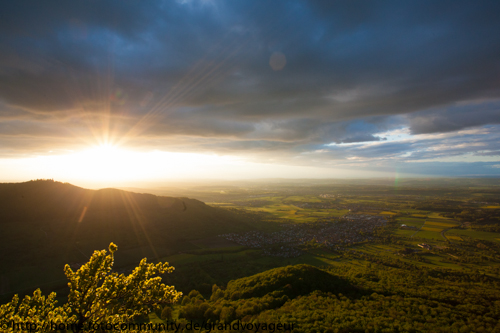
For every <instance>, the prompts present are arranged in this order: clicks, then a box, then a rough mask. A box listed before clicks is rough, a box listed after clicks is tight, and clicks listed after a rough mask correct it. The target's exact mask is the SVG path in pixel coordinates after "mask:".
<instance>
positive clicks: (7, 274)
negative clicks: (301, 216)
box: [0, 180, 251, 294]
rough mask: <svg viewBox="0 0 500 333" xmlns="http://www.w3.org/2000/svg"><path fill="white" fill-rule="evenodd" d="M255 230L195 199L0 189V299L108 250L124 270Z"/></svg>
mask: <svg viewBox="0 0 500 333" xmlns="http://www.w3.org/2000/svg"><path fill="white" fill-rule="evenodd" d="M249 229H251V227H250V226H249V224H248V223H247V222H246V221H245V220H244V219H243V218H242V217H241V216H239V215H237V214H235V213H232V212H229V211H227V210H224V209H221V208H214V207H210V206H207V205H205V204H204V203H203V202H201V201H198V200H194V199H189V198H173V197H161V196H155V195H151V194H139V193H132V192H127V191H122V190H116V189H102V190H88V189H84V188H80V187H77V186H73V185H71V184H67V183H60V182H54V181H50V180H49V181H31V182H25V183H7V184H0V252H1V253H2V259H1V270H0V274H1V277H2V280H1V281H3V282H2V283H1V285H0V294H5V293H6V292H8V291H9V290H11V289H13V287H12V286H13V285H18V283H17V282H18V280H19V279H21V280H24V279H26V280H35V281H33V283H32V284H33V285H34V284H36V283H35V282H36V281H38V282H40V281H42V282H43V281H45V280H47V281H52V280H54V276H52V273H47V272H46V271H47V270H48V271H52V270H54V271H55V272H57V273H55V276H57V277H59V275H61V274H62V269H61V268H62V267H63V265H64V264H65V263H75V264H77V263H80V262H85V261H86V260H87V259H88V256H89V255H90V254H91V253H92V251H93V250H94V249H96V248H104V247H105V246H106V244H109V243H110V242H115V243H116V244H118V245H119V246H120V249H121V250H122V253H123V254H124V255H123V256H122V258H121V259H119V260H118V262H117V266H121V265H128V264H133V263H135V262H137V261H138V260H140V259H141V258H143V257H145V256H146V257H148V258H149V259H156V258H159V257H162V256H165V255H168V254H172V253H177V252H179V251H186V250H190V249H196V248H197V247H196V245H193V244H192V243H190V240H196V239H200V238H207V237H213V236H216V235H218V234H221V233H226V232H237V231H245V230H249ZM47 265H49V266H51V267H47ZM41 267H44V269H43V271H42V272H41V273H40V272H35V271H36V270H38V269H40V268H41ZM52 267H54V268H52ZM45 275H47V276H48V277H47V278H46V279H45V278H44V276H45ZM16 276H19V278H16ZM1 281H0V282H1ZM25 284H28V285H31V284H30V283H28V282H27V283H21V285H25ZM14 289H15V288H14Z"/></svg>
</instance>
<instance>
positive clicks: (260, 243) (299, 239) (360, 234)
mask: <svg viewBox="0 0 500 333" xmlns="http://www.w3.org/2000/svg"><path fill="white" fill-rule="evenodd" d="M385 223H387V220H386V219H385V218H384V217H382V216H375V215H344V216H343V217H341V218H333V217H332V218H330V219H321V220H318V222H315V223H307V224H304V223H302V224H300V223H294V224H283V225H282V230H281V231H278V232H273V233H269V234H266V233H263V232H260V231H250V232H246V233H243V234H237V233H228V234H223V235H219V237H223V238H225V239H228V240H230V241H233V242H235V243H238V244H239V245H243V246H248V247H250V248H260V249H263V250H264V254H265V255H269V256H278V257H285V258H291V257H297V256H299V255H300V254H301V253H302V252H301V251H300V250H299V247H300V246H302V245H304V244H306V243H311V242H312V243H316V244H318V245H320V246H325V247H327V248H329V249H332V250H341V249H343V248H344V247H345V246H348V245H352V244H355V243H359V242H364V241H370V240H372V239H373V236H372V235H373V232H374V231H375V229H376V228H379V227H382V226H384V225H385Z"/></svg>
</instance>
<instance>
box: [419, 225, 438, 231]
mask: <svg viewBox="0 0 500 333" xmlns="http://www.w3.org/2000/svg"><path fill="white" fill-rule="evenodd" d="M426 225H427V224H426ZM422 231H433V232H441V231H443V229H442V228H431V227H425V226H424V227H422Z"/></svg>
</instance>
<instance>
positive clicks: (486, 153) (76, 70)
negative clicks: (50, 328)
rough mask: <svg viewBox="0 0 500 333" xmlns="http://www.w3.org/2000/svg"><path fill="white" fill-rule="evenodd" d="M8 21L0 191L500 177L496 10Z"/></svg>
mask: <svg viewBox="0 0 500 333" xmlns="http://www.w3.org/2000/svg"><path fill="white" fill-rule="evenodd" d="M0 9H1V10H0V181H5V180H28V179H31V178H55V179H61V180H73V179H83V178H85V179H92V178H95V177H97V178H100V179H107V178H109V177H115V178H116V180H120V179H129V180H132V179H136V178H137V179H139V178H141V179H144V178H148V179H156V178H158V179H161V178H169V177H188V178H189V177H193V178H225V177H226V178H228V177H229V178H266V177H294V178H310V177H313V178H314V177H319V178H321V177H375V176H390V175H394V174H396V173H397V174H401V175H412V176H426V177H427V176H500V130H499V129H500V33H499V31H500V15H498V13H500V2H498V1H366V2H365V1H335V2H333V1H256V0H251V1H210V0H200V1H198V0H180V1H153V0H151V1H122V0H120V1H118V0H117V1H97V0H88V1H21V0H16V1H4V2H2V4H1V5H0ZM68 170H71V171H68ZM100 170H101V171H100Z"/></svg>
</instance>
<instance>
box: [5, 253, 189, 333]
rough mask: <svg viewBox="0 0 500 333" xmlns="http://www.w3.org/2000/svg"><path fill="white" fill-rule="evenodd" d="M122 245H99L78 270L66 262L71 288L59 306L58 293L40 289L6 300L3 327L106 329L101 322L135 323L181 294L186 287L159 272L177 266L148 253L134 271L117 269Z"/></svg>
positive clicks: (18, 328)
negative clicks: (154, 260) (167, 280)
mask: <svg viewBox="0 0 500 333" xmlns="http://www.w3.org/2000/svg"><path fill="white" fill-rule="evenodd" d="M117 249H118V248H117V246H116V245H115V244H113V243H111V244H110V245H109V254H108V253H107V251H105V250H102V251H95V252H94V254H93V255H92V257H91V258H90V260H89V262H88V263H86V264H85V265H83V266H82V267H81V268H80V269H78V270H77V271H76V272H73V270H72V269H71V268H70V267H69V265H66V267H65V268H64V272H65V274H66V277H67V278H68V280H69V283H68V286H69V288H70V293H69V296H68V302H67V303H66V304H65V305H63V306H59V307H56V303H57V301H56V300H55V298H56V294H55V293H51V294H50V295H49V296H48V297H47V298H45V296H42V294H41V291H40V290H39V289H37V290H36V291H35V292H34V293H33V297H30V296H26V297H25V298H24V300H23V301H22V302H21V304H20V305H19V306H18V303H19V297H18V296H17V295H15V296H14V298H13V299H12V301H11V302H9V303H7V304H5V305H1V306H0V325H1V327H2V332H12V331H15V330H20V329H25V327H26V325H31V326H29V327H30V328H36V330H37V331H39V332H48V331H51V330H54V329H61V327H62V326H57V325H63V326H66V327H69V328H70V329H72V330H73V331H74V332H94V331H98V330H101V329H102V328H101V327H99V324H101V323H105V324H110V325H114V324H119V325H121V324H126V323H130V322H133V320H134V317H139V316H143V315H147V314H148V313H151V312H153V311H155V310H156V311H157V310H159V309H161V307H163V306H165V305H167V304H172V303H175V302H177V301H178V300H179V298H180V297H181V296H182V293H180V292H177V291H176V290H175V288H174V287H173V286H166V285H165V284H163V283H161V277H160V276H158V275H161V274H165V273H171V272H172V271H173V270H174V268H173V267H171V266H169V264H168V263H158V264H156V265H155V264H151V263H147V262H146V258H144V259H142V260H141V262H140V264H139V266H138V267H136V268H135V269H134V271H133V272H132V273H131V274H130V275H124V274H118V273H112V272H111V269H112V267H113V261H114V253H115V252H116V250H117ZM91 323H95V324H97V326H95V325H94V326H92V325H91ZM15 325H17V326H15ZM21 325H25V326H24V327H22V326H21ZM35 325H36V326H35ZM16 328H17V329H16Z"/></svg>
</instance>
